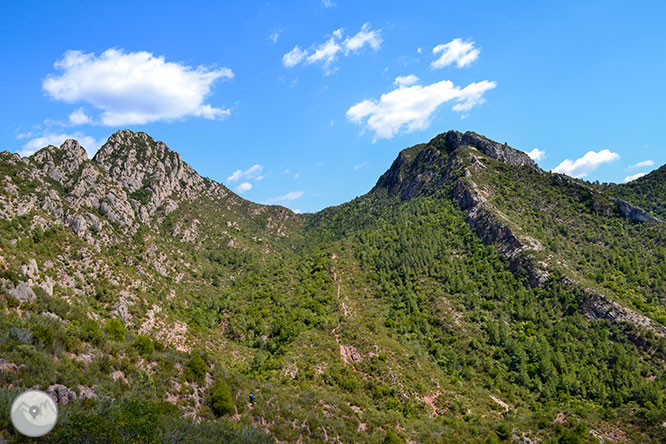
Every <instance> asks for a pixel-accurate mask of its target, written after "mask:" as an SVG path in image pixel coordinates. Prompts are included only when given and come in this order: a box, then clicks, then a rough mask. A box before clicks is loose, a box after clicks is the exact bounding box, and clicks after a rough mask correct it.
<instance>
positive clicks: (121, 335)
mask: <svg viewBox="0 0 666 444" xmlns="http://www.w3.org/2000/svg"><path fill="white" fill-rule="evenodd" d="M104 332H105V333H106V334H107V335H108V336H109V338H111V339H113V340H114V341H120V342H122V341H124V340H125V326H124V325H123V323H122V321H120V320H119V319H109V321H108V322H107V323H106V325H105V326H104Z"/></svg>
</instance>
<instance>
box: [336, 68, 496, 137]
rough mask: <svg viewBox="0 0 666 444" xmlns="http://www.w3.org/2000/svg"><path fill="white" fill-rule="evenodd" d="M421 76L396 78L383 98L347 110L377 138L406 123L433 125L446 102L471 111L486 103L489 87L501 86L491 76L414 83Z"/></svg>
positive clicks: (409, 126)
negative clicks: (470, 80)
mask: <svg viewBox="0 0 666 444" xmlns="http://www.w3.org/2000/svg"><path fill="white" fill-rule="evenodd" d="M417 80H418V78H416V76H405V77H398V78H396V80H395V82H394V83H395V84H397V85H398V87H397V88H396V89H394V90H392V91H390V92H388V93H385V94H382V95H381V97H380V98H379V100H364V101H362V102H360V103H357V104H356V105H354V106H352V107H351V108H349V109H348V110H347V118H348V119H349V120H350V121H351V122H353V123H357V124H365V125H366V126H367V128H369V129H370V130H372V131H374V133H375V140H376V139H390V138H391V137H393V136H395V135H396V134H397V133H398V132H399V131H400V130H401V129H402V128H403V127H405V128H406V132H408V133H409V132H412V131H416V130H422V129H425V128H427V127H428V126H430V121H431V117H432V115H433V113H434V112H435V111H436V110H437V109H438V108H439V106H440V105H442V104H443V103H446V102H449V101H454V102H455V103H456V104H455V105H454V106H453V110H454V111H457V112H467V111H469V110H471V109H472V108H473V107H475V106H477V105H480V104H482V103H483V102H484V101H485V99H484V97H483V95H484V94H485V93H486V91H489V90H491V89H493V88H495V87H496V86H497V84H496V83H495V82H490V81H487V80H483V81H481V82H477V83H470V84H469V85H467V86H466V87H464V88H460V87H458V86H455V85H454V84H453V82H451V81H450V80H442V81H440V82H437V83H433V84H430V85H425V86H423V85H418V84H413V82H416V81H417ZM408 85H409V86H408Z"/></svg>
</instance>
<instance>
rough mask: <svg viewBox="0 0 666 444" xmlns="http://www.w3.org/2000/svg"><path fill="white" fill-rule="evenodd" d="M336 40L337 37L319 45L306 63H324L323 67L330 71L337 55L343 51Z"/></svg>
mask: <svg viewBox="0 0 666 444" xmlns="http://www.w3.org/2000/svg"><path fill="white" fill-rule="evenodd" d="M335 39H336V38H335V36H334V37H331V38H330V39H328V40H327V41H326V42H324V43H322V44H321V45H319V46H318V47H317V49H316V50H315V52H313V53H312V54H310V55H309V56H308V57H307V58H306V59H305V60H306V63H308V64H311V63H317V62H322V66H323V67H324V69H326V70H327V71H328V70H329V67H330V65H331V63H333V62H334V61H335V58H336V55H337V53H338V52H340V51H342V46H340V45H339V44H338V43H337V42H336V40H335Z"/></svg>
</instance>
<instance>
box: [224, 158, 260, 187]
mask: <svg viewBox="0 0 666 444" xmlns="http://www.w3.org/2000/svg"><path fill="white" fill-rule="evenodd" d="M263 170H264V167H263V166H261V165H259V164H258V163H256V164H254V165H252V166H251V167H250V168H248V169H247V170H245V171H243V170H236V171H234V172H233V173H232V174H231V176H229V177H227V182H229V183H234V182H238V181H239V180H241V179H246V180H248V179H251V180H261V179H263V178H264V176H262V175H261V173H262V171H263Z"/></svg>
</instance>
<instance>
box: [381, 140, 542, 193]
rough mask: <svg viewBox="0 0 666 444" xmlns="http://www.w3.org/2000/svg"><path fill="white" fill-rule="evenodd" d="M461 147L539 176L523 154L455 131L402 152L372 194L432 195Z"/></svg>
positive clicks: (448, 174)
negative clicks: (529, 169)
mask: <svg viewBox="0 0 666 444" xmlns="http://www.w3.org/2000/svg"><path fill="white" fill-rule="evenodd" d="M463 146H469V147H472V148H474V149H476V150H477V151H479V152H481V153H483V154H485V155H486V156H489V157H491V158H493V159H495V160H498V161H500V162H505V163H508V164H511V165H515V166H527V167H529V168H532V169H534V170H535V171H537V172H539V173H542V171H541V170H540V169H539V167H538V166H537V165H536V163H534V161H533V160H532V159H531V158H530V157H529V156H528V155H527V154H525V153H524V152H522V151H518V150H516V149H514V148H511V147H509V146H508V145H505V144H500V143H497V142H494V141H492V140H490V139H487V138H485V137H483V136H480V135H478V134H476V133H473V132H466V133H464V134H463V133H460V132H458V131H448V132H446V133H442V134H439V135H438V136H436V137H434V138H433V139H432V140H430V142H428V143H426V144H420V145H415V146H413V147H411V148H407V149H405V150H402V151H401V152H400V154H398V157H397V158H396V160H395V161H394V162H393V164H392V165H391V168H389V169H388V171H386V173H384V174H383V175H382V176H381V177H380V178H379V180H378V181H377V184H376V185H375V187H374V188H373V189H372V191H371V192H375V191H377V190H379V189H386V190H388V192H389V194H392V195H399V196H400V198H401V199H402V200H409V199H413V198H414V197H416V196H418V195H421V194H428V193H432V192H434V191H436V190H438V189H439V188H441V187H442V185H443V184H444V183H446V181H447V180H449V179H450V178H451V177H452V174H451V173H452V171H454V169H453V168H451V166H452V165H451V160H456V159H458V160H459V157H460V156H459V155H457V153H455V151H456V150H457V149H458V148H460V147H463ZM472 162H473V163H475V166H476V167H477V168H481V169H485V168H486V167H485V165H484V164H483V163H482V162H481V161H480V160H479V159H478V158H477V157H476V156H472Z"/></svg>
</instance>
